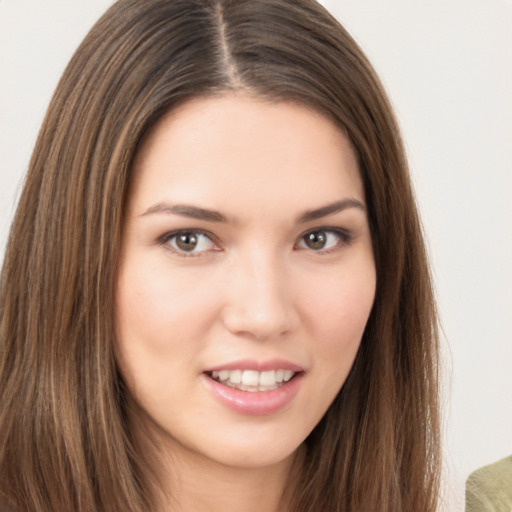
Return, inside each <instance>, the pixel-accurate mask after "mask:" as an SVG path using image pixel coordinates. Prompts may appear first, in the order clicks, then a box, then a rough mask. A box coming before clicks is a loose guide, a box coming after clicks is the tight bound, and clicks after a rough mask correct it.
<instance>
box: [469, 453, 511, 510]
mask: <svg viewBox="0 0 512 512" xmlns="http://www.w3.org/2000/svg"><path fill="white" fill-rule="evenodd" d="M466 512H512V456H510V457H506V458H505V459H502V460H500V461H498V462H495V463H494V464H490V465H489V466H484V467H483V468H480V469H477V470H476V471H474V472H473V473H471V475H469V478H468V479H467V481H466Z"/></svg>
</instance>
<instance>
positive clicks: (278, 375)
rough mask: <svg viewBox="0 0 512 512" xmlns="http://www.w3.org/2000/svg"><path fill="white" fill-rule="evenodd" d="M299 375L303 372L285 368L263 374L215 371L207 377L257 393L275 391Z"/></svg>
mask: <svg viewBox="0 0 512 512" xmlns="http://www.w3.org/2000/svg"><path fill="white" fill-rule="evenodd" d="M298 373H301V372H294V371H292V370H289V369H284V368H280V369H277V370H266V371H262V372H259V371H257V370H242V369H233V370H215V371H211V372H206V375H207V376H208V377H209V378H211V379H212V380H214V381H216V382H218V383H219V384H222V385H224V386H227V387H230V388H234V389H238V390H240V391H249V392H252V393H255V392H258V391H259V392H261V391H273V390H275V389H278V388H280V387H281V386H283V385H284V384H286V383H287V382H289V381H290V380H292V379H293V378H294V377H295V376H296V375H297V374H298Z"/></svg>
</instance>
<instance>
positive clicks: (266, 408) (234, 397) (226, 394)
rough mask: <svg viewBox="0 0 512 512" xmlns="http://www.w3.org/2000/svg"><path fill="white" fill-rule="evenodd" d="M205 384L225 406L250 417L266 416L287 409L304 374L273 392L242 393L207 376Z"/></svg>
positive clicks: (296, 376) (298, 375)
mask: <svg viewBox="0 0 512 512" xmlns="http://www.w3.org/2000/svg"><path fill="white" fill-rule="evenodd" d="M203 377H204V380H205V383H206V385H207V387H208V388H209V389H210V391H211V392H212V393H213V395H214V396H215V398H216V399H217V400H218V401H219V402H220V403H221V404H223V405H225V406H226V407H228V408H229V409H231V410H232V411H235V412H237V413H238V414H245V415H248V416H266V415H269V414H274V413H276V412H278V411H279V410H281V409H283V408H284V407H286V406H287V405H288V404H289V403H290V402H291V401H292V400H293V398H294V397H295V395H296V394H297V393H298V391H299V389H300V385H301V382H302V378H303V374H302V373H298V374H296V375H295V376H294V377H293V379H291V380H289V381H288V382H286V383H284V384H283V385H282V386H280V387H279V388H277V389H273V390H272V391H255V392H251V391H242V390H240V389H235V388H231V387H229V386H225V385H224V384H221V383H220V382H217V381H216V380H213V379H212V378H210V377H209V376H207V375H203Z"/></svg>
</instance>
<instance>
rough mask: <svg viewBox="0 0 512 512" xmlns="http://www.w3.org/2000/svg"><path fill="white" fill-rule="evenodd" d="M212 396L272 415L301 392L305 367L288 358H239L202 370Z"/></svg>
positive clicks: (243, 409) (230, 404) (232, 406)
mask: <svg viewBox="0 0 512 512" xmlns="http://www.w3.org/2000/svg"><path fill="white" fill-rule="evenodd" d="M203 375H204V377H205V378H204V381H205V383H206V385H207V387H208V389H209V390H210V391H211V392H212V393H213V396H214V397H215V398H216V399H217V400H218V401H219V402H220V403H221V404H223V405H224V406H227V407H228V408H229V409H231V410H232V411H235V412H237V413H239V414H245V415H251V416H255V415H269V414H273V413H276V412H278V411H279V410H280V409H282V408H284V407H285V406H287V405H288V404H289V403H290V402H291V401H292V400H293V398H294V397H295V395H296V394H297V393H298V391H299V389H300V386H301V382H302V380H303V376H304V370H303V369H302V368H300V367H298V366H297V365H294V364H291V363H289V362H287V361H267V362H264V363H258V362H255V361H239V362H237V363H232V364H227V365H225V366H222V367H216V368H212V369H209V370H207V371H205V372H204V373H203Z"/></svg>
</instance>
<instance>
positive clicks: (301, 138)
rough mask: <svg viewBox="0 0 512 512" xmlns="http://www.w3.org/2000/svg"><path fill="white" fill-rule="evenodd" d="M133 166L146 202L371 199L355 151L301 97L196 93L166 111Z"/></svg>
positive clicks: (137, 193)
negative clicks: (273, 98) (203, 95)
mask: <svg viewBox="0 0 512 512" xmlns="http://www.w3.org/2000/svg"><path fill="white" fill-rule="evenodd" d="M133 171H134V177H133V178H134V179H133V186H132V191H131V192H132V194H131V202H132V203H141V204H140V207H141V208H142V207H144V204H143V203H147V202H148V201H156V200H166V199H177V200H178V199H179V200H180V201H192V202H198V201H199V202H205V203H208V205H209V206H215V207H217V208H219V207H221V206H223V205H225V206H229V205H230V204H233V205H234V204H236V203H237V202H238V203H240V204H239V206H245V207H246V208H248V207H249V206H250V205H251V203H252V202H259V203H260V206H264V204H265V203H268V204H272V203H275V202H276V201H278V202H282V201H283V200H284V199H285V198H286V199H291V200H293V201H296V202H299V203H301V204H300V206H301V207H304V208H308V207H310V206H311V207H314V206H315V205H316V204H317V203H318V202H319V201H320V202H322V201H323V202H329V201H336V200H339V199H340V197H341V196H343V197H346V196H349V197H354V198H357V199H360V200H363V199H364V195H363V186H362V182H361V178H360V173H359V169H358V164H357V158H356V155H355V152H354V150H353V148H352V146H351V144H350V142H349V140H348V138H347V137H346V135H345V134H344V133H343V131H342V130H340V129H339V128H338V127H337V126H336V125H335V124H334V123H333V122H331V121H330V120H328V119H327V118H326V117H325V116H323V115H321V114H319V113H318V112H316V111H314V110H312V109H310V108H307V107H305V106H302V105H298V104H293V103H288V102H279V103H271V102H267V101H263V100H260V99H254V98H250V97H247V96H240V95H234V94H229V95H225V96H222V97H207V98H196V99H194V100H191V101H189V102H187V103H185V104H183V105H181V106H180V107H178V108H176V109H174V110H172V111H171V112H169V113H168V114H166V115H165V116H164V117H163V118H161V119H160V120H159V121H158V122H157V123H156V125H155V126H154V127H153V129H152V130H151V131H150V133H149V134H148V136H147V137H146V139H145V140H144V142H143V144H142V146H141V148H140V150H139V152H138V154H137V156H136V159H135V162H134V169H133ZM212 203H215V204H212ZM136 207H137V208H138V207H139V205H138V204H137V205H136Z"/></svg>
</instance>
